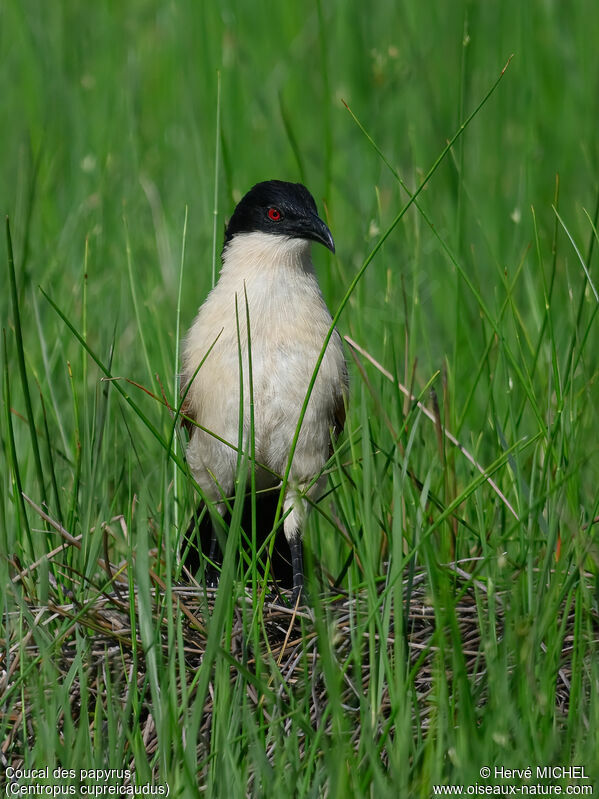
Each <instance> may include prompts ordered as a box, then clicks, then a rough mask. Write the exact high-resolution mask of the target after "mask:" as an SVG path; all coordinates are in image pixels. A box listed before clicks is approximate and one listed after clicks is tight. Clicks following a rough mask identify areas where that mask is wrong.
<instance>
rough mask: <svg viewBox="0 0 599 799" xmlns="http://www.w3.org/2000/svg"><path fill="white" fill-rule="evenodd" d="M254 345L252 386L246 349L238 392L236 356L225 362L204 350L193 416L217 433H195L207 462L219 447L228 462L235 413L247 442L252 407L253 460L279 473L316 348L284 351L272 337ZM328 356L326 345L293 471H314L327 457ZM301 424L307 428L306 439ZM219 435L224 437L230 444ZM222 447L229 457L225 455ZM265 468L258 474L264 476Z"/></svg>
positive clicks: (232, 446)
mask: <svg viewBox="0 0 599 799" xmlns="http://www.w3.org/2000/svg"><path fill="white" fill-rule="evenodd" d="M223 349H226V347H223ZM253 349H254V350H255V351H259V352H260V356H259V357H256V356H255V355H254V357H253V359H252V380H251V388H250V377H249V364H248V359H247V355H246V356H245V357H244V358H243V367H244V375H243V392H241V391H240V383H241V381H240V379H239V358H238V357H237V359H236V361H231V362H227V360H226V359H224V358H223V357H222V353H219V352H217V351H215V352H213V353H211V354H210V355H209V356H208V358H207V360H206V362H205V364H204V365H203V366H202V368H201V370H200V373H199V374H198V376H197V378H196V384H197V387H195V386H194V389H195V392H196V401H197V404H198V410H199V418H198V421H199V423H200V424H201V425H202V427H204V428H207V429H208V430H209V431H211V432H212V433H214V434H215V435H216V436H218V438H216V437H215V436H211V435H209V434H200V435H199V439H200V440H201V443H202V447H203V449H204V450H205V452H204V455H205V457H204V458H202V460H204V462H205V464H206V466H208V465H209V464H210V463H213V464H214V463H218V462H219V460H221V458H218V457H216V456H217V452H220V453H223V452H224V453H225V456H224V458H223V459H224V461H227V462H229V463H230V462H231V457H234V459H235V461H236V450H237V447H238V443H239V441H240V436H239V420H240V418H241V419H242V424H243V431H242V432H243V435H242V437H241V441H242V446H243V447H244V448H248V449H249V448H250V437H251V430H252V407H253V433H254V446H255V453H256V460H257V461H258V463H262V464H264V465H265V466H267V467H268V468H269V469H271V470H273V471H274V472H276V473H277V474H278V475H281V474H282V473H283V472H284V471H285V468H286V464H287V458H288V456H289V448H290V446H291V443H292V441H293V439H294V436H295V433H296V428H297V424H298V420H299V416H300V412H301V408H302V406H303V404H304V401H305V398H306V393H307V391H308V387H309V384H310V380H311V378H312V374H313V371H314V368H315V366H316V361H317V359H318V355H319V353H320V349H316V347H313V348H305V347H304V348H303V349H302V350H301V352H300V353H298V351H297V350H295V351H294V352H287V353H285V352H284V349H283V348H281V347H277V346H275V347H273V346H272V342H270V346H268V347H264V346H262V347H258V346H255V347H254V348H253ZM330 361H331V357H330V356H329V353H328V351H327V354H326V355H325V358H324V360H323V363H322V365H321V369H320V370H319V374H318V375H317V378H316V381H315V384H314V387H313V389H312V393H311V396H310V400H309V403H308V406H307V411H306V415H305V418H304V421H303V424H302V429H301V430H300V434H299V436H298V442H297V447H296V454H295V456H294V469H293V471H294V472H295V471H296V470H297V471H299V472H305V473H306V474H307V475H311V474H314V470H315V471H318V470H319V469H320V468H321V467H322V464H323V463H324V460H325V459H326V454H327V452H328V436H329V430H328V426H329V424H330V420H331V417H332V405H333V400H334V396H333V392H332V391H331V390H330V389H329V390H328V391H327V380H326V375H327V373H328V372H330V371H331V363H330ZM252 397H253V406H252V403H251V398H252ZM241 406H242V407H241ZM306 429H309V430H310V436H309V439H308V438H307V436H306V433H305V430H306ZM198 432H199V431H198ZM219 439H224V441H226V442H228V444H229V445H230V446H228V447H227V445H226V444H224V443H223V442H222V441H219ZM199 443H200V441H198V444H199ZM306 449H309V450H310V451H311V455H310V457H307V453H306V452H304V450H306ZM226 450H228V451H229V453H228V454H229V456H231V457H226ZM267 474H268V473H265V474H264V475H263V478H264V480H266V481H268V478H267ZM273 479H275V478H274V477H273Z"/></svg>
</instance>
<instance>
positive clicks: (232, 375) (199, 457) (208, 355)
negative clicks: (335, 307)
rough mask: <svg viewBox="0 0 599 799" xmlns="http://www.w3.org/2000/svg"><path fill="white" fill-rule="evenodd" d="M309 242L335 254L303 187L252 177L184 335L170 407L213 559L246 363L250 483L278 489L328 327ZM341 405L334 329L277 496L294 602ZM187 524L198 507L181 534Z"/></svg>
mask: <svg viewBox="0 0 599 799" xmlns="http://www.w3.org/2000/svg"><path fill="white" fill-rule="evenodd" d="M313 243H318V244H321V245H323V246H324V247H326V248H327V249H328V250H330V251H331V252H332V253H334V252H335V244H334V241H333V236H332V234H331V231H330V230H329V228H328V227H327V225H326V224H325V222H323V220H322V219H321V218H320V216H319V215H318V209H317V206H316V202H315V201H314V198H313V196H312V195H311V194H310V192H309V191H308V189H307V188H306V187H305V186H304V185H302V184H301V183H291V182H287V181H282V180H266V181H263V182H260V183H257V184H256V185H254V186H253V187H252V188H251V189H250V190H249V191H248V192H247V193H246V194H245V195H244V196H243V197H242V199H241V200H240V201H239V203H238V204H237V206H236V207H235V209H234V211H233V214H232V216H231V217H230V220H229V223H228V225H227V226H226V229H225V237H224V244H223V249H222V254H221V261H222V266H221V269H220V273H219V278H218V281H217V282H216V284H215V285H214V287H213V288H212V290H211V291H210V293H209V294H208V296H207V297H206V299H205V300H204V302H203V303H202V305H201V306H200V308H199V311H198V313H197V315H196V317H195V319H194V321H193V323H192V325H191V327H190V329H189V331H188V333H187V335H186V336H185V338H184V341H183V346H182V374H181V383H180V386H181V396H182V405H181V409H180V412H181V413H182V415H183V417H184V419H185V420H186V421H187V422H188V429H189V431H190V438H189V442H188V444H187V449H186V459H187V463H188V465H189V468H190V471H191V473H192V475H193V477H194V479H195V481H196V483H197V485H198V486H199V488H200V491H201V495H202V497H203V499H204V500H208V503H207V504H208V507H209V508H210V513H209V514H208V518H209V519H210V522H211V528H212V535H211V540H210V547H209V549H210V552H209V559H210V560H211V561H213V562H217V563H218V557H219V555H218V538H219V535H218V534H219V529H222V524H219V519H218V518H217V514H218V515H219V516H220V517H224V516H225V514H226V505H227V503H226V501H225V500H226V498H227V497H230V496H231V495H232V494H233V493H234V486H235V481H236V476H237V470H238V462H239V458H238V449H239V443H240V442H241V444H242V448H243V449H245V450H247V451H250V445H251V441H250V437H251V430H252V412H251V408H250V399H249V398H250V363H251V387H252V392H251V393H252V396H253V438H254V441H253V443H254V448H255V463H256V468H255V475H256V477H255V481H256V482H255V484H256V486H257V488H258V489H260V490H261V491H262V490H266V489H277V488H278V487H280V486H281V481H282V476H283V475H284V474H285V473H286V470H287V467H288V459H289V456H290V452H291V449H292V447H293V442H294V439H295V437H296V428H297V425H298V422H299V420H300V413H301V410H302V406H303V405H304V401H305V398H306V396H307V393H308V390H309V386H310V382H311V380H312V377H313V373H314V370H315V368H316V365H317V361H318V359H319V356H320V354H321V350H322V348H323V346H324V343H325V339H326V338H327V336H328V335H329V331H330V329H331V326H332V316H331V313H330V311H329V309H328V307H327V305H326V302H325V300H324V298H323V295H322V292H321V289H320V286H319V284H318V280H317V277H316V274H315V270H314V265H313V262H312V257H311V245H312V244H313ZM240 371H241V374H240ZM347 401H348V370H347V363H346V360H345V355H344V351H343V345H342V341H341V337H340V335H339V332H338V331H337V329H336V328H335V329H334V330H333V331H332V335H331V336H330V338H329V340H328V343H327V346H326V349H325V351H324V356H323V358H322V361H321V363H320V365H319V368H318V373H317V375H316V378H315V381H314V384H313V386H312V391H311V394H310V398H309V401H308V404H307V407H306V411H305V415H304V417H303V421H302V424H301V428H300V430H299V434H298V436H297V441H296V446H295V450H294V452H293V457H292V461H291V466H290V468H289V473H288V481H287V484H286V488H285V493H284V497H283V505H282V516H283V519H284V521H283V531H284V537H285V539H286V541H287V544H288V547H289V554H290V556H291V567H292V569H291V571H292V583H293V591H292V602H294V603H297V602H298V599H299V597H300V596H301V595H302V591H303V586H304V573H303V543H302V541H303V534H304V529H305V524H306V518H307V515H308V511H309V508H310V503H311V502H314V501H315V500H316V499H317V498H318V497H319V496H320V494H321V493H322V490H323V488H324V484H325V483H326V475H324V476H323V474H322V472H323V468H324V466H325V464H326V463H327V461H328V459H329V458H330V455H331V452H332V442H333V441H334V440H335V439H336V438H337V437H338V436H339V435H340V433H341V432H342V430H343V427H344V423H345V415H346V407H347ZM240 427H241V429H240ZM256 496H257V497H258V498H260V497H261V496H262V494H261V493H257V495H256ZM267 496H268V495H267ZM277 499H278V494H277V496H276V499H275V501H274V504H273V499H272V493H271V494H270V499H269V501H270V505H271V508H272V507H275V506H276V504H277V503H276V500H277ZM196 521H197V512H196V514H195V515H194V517H192V521H191V523H190V527H189V530H188V535H189V533H190V531H192V530H193V528H194V525H195V524H196ZM270 530H272V526H271V527H270V528H269V530H268V532H270ZM211 574H212V576H211V584H213V585H214V584H216V582H217V580H216V576H215V574H214V572H212V573H211Z"/></svg>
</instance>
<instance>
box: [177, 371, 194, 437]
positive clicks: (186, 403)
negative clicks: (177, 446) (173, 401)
mask: <svg viewBox="0 0 599 799" xmlns="http://www.w3.org/2000/svg"><path fill="white" fill-rule="evenodd" d="M180 394H181V397H183V402H182V403H181V407H180V408H179V415H180V417H181V426H182V427H184V428H185V430H187V433H188V435H190V436H191V431H192V430H193V424H192V422H191V421H190V419H195V415H194V413H193V409H192V407H191V400H190V398H189V391H188V390H187V384H185V383H184V384H182V385H181V391H180ZM185 417H188V418H187V419H186V418H185Z"/></svg>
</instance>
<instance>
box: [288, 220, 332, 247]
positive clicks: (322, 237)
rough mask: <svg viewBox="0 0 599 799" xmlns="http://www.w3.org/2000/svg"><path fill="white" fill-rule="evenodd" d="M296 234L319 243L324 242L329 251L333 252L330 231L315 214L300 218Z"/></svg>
mask: <svg viewBox="0 0 599 799" xmlns="http://www.w3.org/2000/svg"><path fill="white" fill-rule="evenodd" d="M297 236H298V237H300V238H306V239H311V240H312V241H317V242H319V243H320V244H324V246H325V247H326V248H327V249H328V250H330V251H331V252H333V253H334V252H335V242H334V241H333V236H332V235H331V231H330V230H329V229H328V227H327V226H326V225H325V223H324V222H323V221H322V219H321V218H320V217H319V216H317V215H316V214H311V215H310V216H308V217H306V218H305V219H302V221H301V225H300V229H299V230H298V232H297Z"/></svg>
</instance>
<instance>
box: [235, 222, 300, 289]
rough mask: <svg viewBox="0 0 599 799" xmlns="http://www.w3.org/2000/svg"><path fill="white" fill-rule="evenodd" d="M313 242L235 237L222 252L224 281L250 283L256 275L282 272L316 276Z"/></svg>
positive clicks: (254, 235) (260, 235)
mask: <svg viewBox="0 0 599 799" xmlns="http://www.w3.org/2000/svg"><path fill="white" fill-rule="evenodd" d="M310 249H311V248H310V242H309V241H307V240H305V239H295V238H291V237H289V236H273V235H270V234H268V233H259V232H256V233H242V234H238V235H236V236H235V237H234V238H233V239H231V241H230V242H228V244H227V246H226V247H225V249H224V251H223V265H222V269H221V279H225V280H227V279H234V280H236V281H237V280H240V279H243V280H248V279H249V278H251V276H252V275H253V274H256V275H260V276H261V277H263V278H264V277H266V276H267V275H268V274H271V273H272V277H276V275H277V274H278V273H279V272H281V271H283V272H285V273H286V274H287V275H290V274H292V273H294V272H295V273H298V272H299V273H309V274H313V273H314V267H313V266H312V258H311V256H310Z"/></svg>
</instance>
